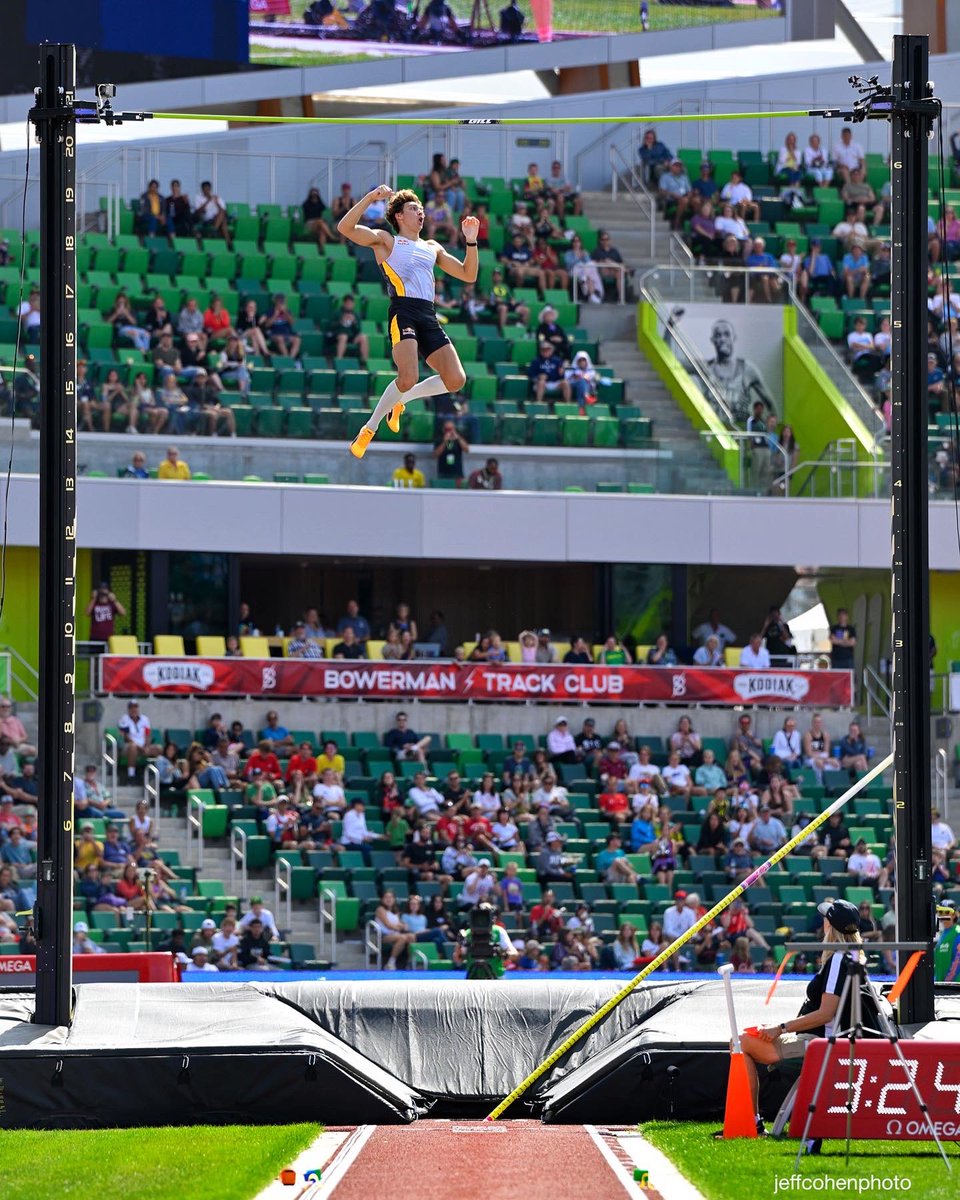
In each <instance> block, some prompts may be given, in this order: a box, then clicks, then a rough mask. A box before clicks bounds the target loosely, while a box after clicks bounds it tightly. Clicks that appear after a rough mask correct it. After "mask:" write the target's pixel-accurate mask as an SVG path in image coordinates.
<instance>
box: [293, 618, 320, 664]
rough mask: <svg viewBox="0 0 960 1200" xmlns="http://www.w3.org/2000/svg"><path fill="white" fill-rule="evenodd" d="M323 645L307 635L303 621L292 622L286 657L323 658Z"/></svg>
mask: <svg viewBox="0 0 960 1200" xmlns="http://www.w3.org/2000/svg"><path fill="white" fill-rule="evenodd" d="M323 657H324V654H323V647H322V646H321V645H320V643H319V642H318V641H317V640H316V639H315V638H310V637H307V627H306V624H305V623H304V622H303V621H297V622H295V623H294V626H293V631H292V634H291V637H290V640H289V642H287V658H323Z"/></svg>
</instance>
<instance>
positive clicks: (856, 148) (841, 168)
mask: <svg viewBox="0 0 960 1200" xmlns="http://www.w3.org/2000/svg"><path fill="white" fill-rule="evenodd" d="M831 157H832V158H833V162H834V165H835V170H836V175H837V178H838V179H839V180H840V182H841V183H844V184H845V183H846V182H847V181H848V180H849V179H850V176H851V173H852V172H853V171H862V170H863V168H864V155H863V147H862V146H861V145H860V143H859V142H855V141H854V140H853V130H852V129H851V128H850V126H849V125H845V126H844V127H843V128H842V129H841V130H840V140H839V141H838V142H837V143H836V144H835V146H834V147H833V154H832V156H831Z"/></svg>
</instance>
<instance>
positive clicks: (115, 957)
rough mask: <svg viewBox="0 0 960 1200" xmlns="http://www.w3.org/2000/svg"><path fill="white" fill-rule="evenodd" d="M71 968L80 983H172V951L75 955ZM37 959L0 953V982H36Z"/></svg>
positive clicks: (174, 980) (6, 983) (173, 973)
mask: <svg viewBox="0 0 960 1200" xmlns="http://www.w3.org/2000/svg"><path fill="white" fill-rule="evenodd" d="M73 970H74V975H75V976H76V979H75V982H76V983H83V982H84V980H83V978H82V976H83V975H89V976H91V978H93V977H96V982H97V983H111V982H114V981H115V982H117V983H129V982H131V981H132V980H135V979H136V980H139V981H140V983H175V982H176V979H177V976H176V974H175V972H174V966H173V955H172V954H160V953H154V954H150V953H148V954H113V953H111V952H110V951H109V950H108V951H105V952H104V953H103V954H75V955H74V956H73ZM36 971H37V959H36V956H35V955H33V954H0V981H2V983H3V984H4V986H8V987H10V986H15V985H18V984H20V983H23V984H24V986H32V985H33V984H34V983H35V982H36V978H35V976H36Z"/></svg>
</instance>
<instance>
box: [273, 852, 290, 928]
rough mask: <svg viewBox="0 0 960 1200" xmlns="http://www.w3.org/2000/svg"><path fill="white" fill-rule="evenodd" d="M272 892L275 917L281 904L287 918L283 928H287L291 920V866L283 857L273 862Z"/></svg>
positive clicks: (278, 914)
mask: <svg viewBox="0 0 960 1200" xmlns="http://www.w3.org/2000/svg"><path fill="white" fill-rule="evenodd" d="M273 894H274V899H275V901H276V909H277V918H278V919H279V917H280V909H281V906H284V907H285V908H286V910H287V919H286V921H284V922H283V928H284V929H289V928H290V925H291V922H292V920H293V868H292V867H291V865H290V863H289V862H288V861H287V860H286V859H285V858H278V859H276V860H275V861H274V864H273Z"/></svg>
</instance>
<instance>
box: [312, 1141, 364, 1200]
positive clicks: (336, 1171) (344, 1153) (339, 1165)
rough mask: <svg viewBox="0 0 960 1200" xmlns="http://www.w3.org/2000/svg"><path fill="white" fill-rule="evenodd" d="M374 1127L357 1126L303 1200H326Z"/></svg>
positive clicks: (350, 1165) (351, 1164) (340, 1180)
mask: <svg viewBox="0 0 960 1200" xmlns="http://www.w3.org/2000/svg"><path fill="white" fill-rule="evenodd" d="M376 1128H377V1127H376V1125H358V1126H357V1128H356V1129H355V1130H354V1131H353V1133H351V1135H350V1137H349V1138H348V1139H347V1140H346V1141H345V1142H344V1144H343V1145H342V1146H341V1147H340V1149H339V1150H338V1151H337V1156H336V1158H334V1160H333V1162H332V1163H331V1164H330V1166H329V1167H328V1168H327V1169H326V1170H325V1171H324V1173H323V1178H322V1179H321V1180H320V1182H319V1183H316V1184H314V1185H313V1186H312V1188H311V1190H310V1192H309V1193H308V1196H305V1197H304V1198H303V1200H327V1197H328V1196H330V1195H332V1194H333V1190H334V1188H336V1187H337V1185H338V1184H339V1183H341V1182H342V1181H343V1177H344V1175H346V1173H347V1171H348V1170H349V1169H350V1168H351V1167H352V1166H353V1164H354V1162H355V1160H356V1158H357V1155H358V1154H359V1153H360V1151H361V1150H362V1149H363V1148H364V1146H365V1145H366V1144H367V1142H368V1141H369V1140H370V1137H371V1135H372V1134H373V1132H374V1130H375V1129H376Z"/></svg>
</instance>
